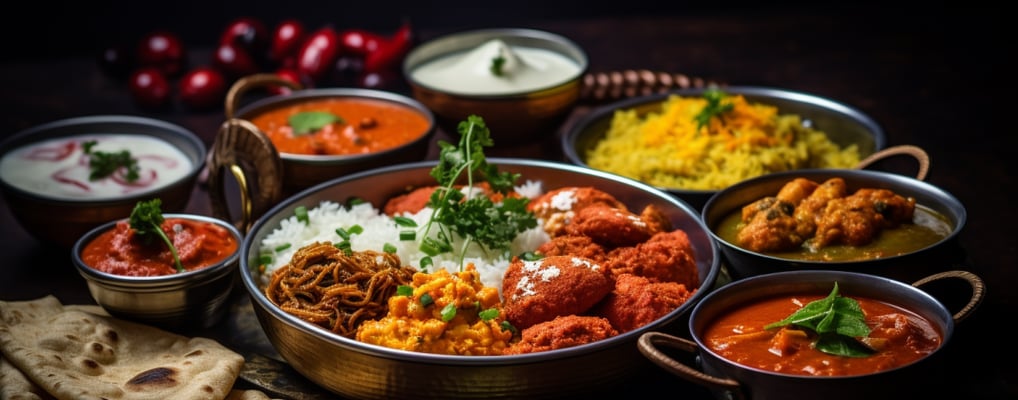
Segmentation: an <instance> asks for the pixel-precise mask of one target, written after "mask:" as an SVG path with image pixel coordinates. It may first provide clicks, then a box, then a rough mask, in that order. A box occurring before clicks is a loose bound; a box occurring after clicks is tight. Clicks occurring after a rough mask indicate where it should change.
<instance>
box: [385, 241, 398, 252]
mask: <svg viewBox="0 0 1018 400" xmlns="http://www.w3.org/2000/svg"><path fill="white" fill-rule="evenodd" d="M382 251H384V252H386V253H388V254H393V253H396V246H393V245H392V243H385V244H383V245H382Z"/></svg>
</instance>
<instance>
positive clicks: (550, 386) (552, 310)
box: [240, 158, 720, 399]
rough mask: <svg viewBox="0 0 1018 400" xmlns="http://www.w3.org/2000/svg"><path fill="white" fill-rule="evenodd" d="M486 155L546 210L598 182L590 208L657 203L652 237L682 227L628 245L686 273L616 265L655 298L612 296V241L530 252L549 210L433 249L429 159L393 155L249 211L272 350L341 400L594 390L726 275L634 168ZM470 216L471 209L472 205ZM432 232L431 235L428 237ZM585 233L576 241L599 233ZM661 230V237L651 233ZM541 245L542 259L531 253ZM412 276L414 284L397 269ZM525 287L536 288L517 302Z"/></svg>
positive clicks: (250, 266)
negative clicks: (498, 234)
mask: <svg viewBox="0 0 1018 400" xmlns="http://www.w3.org/2000/svg"><path fill="white" fill-rule="evenodd" d="M486 163H487V165H489V166H494V167H496V168H497V169H498V170H499V171H500V172H505V173H510V174H518V175H519V180H518V181H517V183H516V187H515V188H514V189H513V191H512V192H510V194H507V195H506V196H507V197H506V198H503V200H501V202H502V203H501V204H503V206H509V205H510V204H512V203H513V202H512V201H506V199H509V198H515V199H519V198H517V197H513V196H515V195H516V194H523V193H529V195H528V198H531V197H530V196H535V197H533V198H532V199H534V200H532V201H533V203H527V204H528V207H529V206H530V205H534V206H535V207H537V208H536V210H551V208H548V207H550V205H551V204H552V203H554V204H558V205H559V206H562V207H567V208H568V207H571V206H570V205H571V204H578V203H580V202H584V201H583V200H579V199H588V200H593V199H594V198H595V196H594V193H597V195H596V196H597V197H596V198H597V199H600V200H597V201H606V202H607V203H601V204H603V205H604V208H603V209H602V208H601V207H595V208H589V209H590V210H592V211H597V212H600V211H605V212H606V214H604V215H622V214H626V212H623V211H621V209H619V208H615V209H614V210H616V211H617V212H619V213H621V214H616V212H615V211H609V208H608V205H607V204H608V203H610V204H612V205H613V206H616V207H618V206H621V205H625V206H626V209H628V210H633V211H632V212H633V213H636V214H641V215H645V213H646V215H650V214H653V215H655V216H657V217H655V219H654V221H657V222H655V223H659V224H662V225H660V226H664V225H667V226H668V227H669V229H667V230H662V231H660V233H659V235H663V236H660V237H659V238H660V239H662V240H664V239H666V238H675V239H676V240H675V241H668V242H653V243H651V242H650V241H648V242H643V241H642V240H643V239H640V241H638V243H637V242H633V243H630V244H631V245H632V246H643V247H639V249H645V250H646V249H649V248H648V247H647V246H651V247H654V248H656V249H658V250H656V251H650V250H647V251H646V252H645V253H654V254H660V255H663V256H665V257H663V259H668V260H672V261H665V262H664V264H663V265H669V266H670V267H667V268H665V269H666V270H667V271H669V272H670V271H683V279H685V280H684V282H686V283H684V284H679V283H677V282H676V281H669V282H662V283H659V284H657V285H656V286H649V285H651V283H650V280H649V278H645V277H637V276H636V275H635V274H637V273H636V272H635V271H634V272H633V275H629V274H626V275H628V276H630V277H631V278H626V279H633V280H632V281H626V282H632V283H633V286H632V287H633V288H637V287H639V288H647V289H648V290H647V291H646V292H643V291H639V290H634V291H631V292H629V293H630V294H633V295H636V297H639V294H646V295H647V297H648V298H654V299H657V300H656V301H653V302H650V303H647V304H644V306H643V307H627V306H620V307H618V308H613V307H615V306H614V305H620V304H621V303H622V302H623V301H622V299H623V298H624V297H625V298H629V297H628V296H625V295H623V294H622V291H623V289H619V288H620V285H619V282H622V281H623V278H618V279H617V280H615V282H614V283H611V282H612V281H610V280H608V278H607V275H602V273H606V272H607V268H608V267H607V266H608V263H607V262H606V261H604V262H603V261H595V260H596V258H595V257H599V256H600V257H603V256H604V255H605V252H606V251H607V250H605V251H604V252H600V253H599V252H597V251H592V252H591V253H587V254H588V255H586V256H583V258H581V257H580V256H578V255H576V256H570V255H567V254H579V253H574V252H572V251H568V252H562V253H557V254H553V253H552V252H553V251H555V247H554V246H553V247H549V248H547V249H544V250H540V251H534V252H530V251H527V250H526V249H528V248H530V247H528V246H535V245H543V244H547V243H549V239H548V237H547V236H545V235H546V234H547V233H546V231H545V229H546V227H547V225H545V224H544V223H543V222H544V221H554V220H557V219H556V218H554V217H547V218H545V217H541V218H536V219H535V220H534V221H535V224H534V225H528V227H527V228H526V229H524V230H523V231H518V233H515V234H514V236H513V237H514V238H513V239H512V243H511V245H510V247H509V250H497V251H495V250H489V251H479V249H478V248H477V247H474V245H470V247H464V246H461V245H462V244H463V243H462V242H458V244H454V245H453V246H451V247H449V248H447V250H453V249H456V251H459V249H465V250H463V253H462V254H461V255H455V254H456V253H449V252H448V251H446V250H439V251H432V250H434V249H439V248H442V245H441V243H443V239H441V237H440V236H433V235H435V234H436V232H434V231H428V230H426V229H427V228H426V227H427V226H432V227H434V226H436V225H429V224H428V223H427V222H426V221H425V220H421V219H420V218H421V217H422V216H424V217H426V216H427V215H431V214H430V213H429V211H428V208H423V209H422V208H420V204H422V203H421V200H422V199H423V200H426V199H428V198H430V197H431V196H432V194H431V193H442V192H436V191H433V190H438V189H434V187H435V185H437V183H436V178H435V176H433V175H432V173H433V171H435V169H436V168H437V167H438V165H439V164H438V162H436V161H421V162H415V163H406V164H399V165H394V166H390V167H384V168H379V169H373V170H369V171H363V172H360V173H355V174H351V175H347V176H344V177H341V178H337V179H334V180H331V181H328V182H324V183H322V184H319V185H316V186H314V187H311V188H308V189H306V190H304V191H302V192H300V193H298V194H296V195H294V196H291V197H289V198H287V199H286V200H284V201H282V202H281V203H279V204H278V205H276V206H275V207H273V208H272V209H271V210H269V212H267V213H266V214H265V215H263V216H262V217H261V218H259V219H258V221H256V223H255V224H254V226H253V228H252V229H251V231H250V232H249V233H248V235H247V236H246V237H245V239H244V243H243V245H242V246H241V253H242V255H241V269H240V271H241V279H242V281H243V285H244V287H245V288H246V289H247V292H248V294H249V296H250V298H251V303H252V305H253V308H254V312H255V315H256V317H257V318H258V321H259V323H260V324H261V326H262V327H263V328H264V331H265V333H266V336H267V337H268V339H269V341H270V342H271V343H272V345H273V346H274V347H275V349H276V350H277V351H278V353H279V355H280V356H281V357H282V358H283V359H284V360H285V361H286V362H287V363H288V364H289V365H291V366H292V367H293V368H294V369H295V370H296V371H297V372H299V373H300V374H302V375H304V376H305V377H307V378H308V379H309V380H311V381H312V382H314V383H316V384H318V385H319V386H322V387H323V388H325V389H327V390H329V391H331V392H333V393H335V394H337V395H340V396H343V397H346V398H363V399H368V398H414V399H451V398H478V399H480V398H548V399H551V398H563V397H574V396H576V397H578V396H590V395H597V394H599V393H603V391H604V390H605V389H606V388H609V389H619V388H622V387H624V386H625V384H626V382H627V381H629V380H630V379H632V378H633V377H634V376H636V375H637V374H640V373H641V372H643V371H647V370H648V369H651V368H653V365H652V364H650V363H649V362H647V360H646V359H644V358H643V357H641V356H640V354H639V352H638V351H637V349H636V339H637V337H638V336H639V335H640V334H641V333H643V332H646V331H649V330H664V331H668V330H671V329H673V328H674V329H678V330H681V329H684V324H683V323H682V322H681V321H683V318H684V317H685V316H686V315H687V314H686V313H687V311H688V310H689V309H691V308H692V306H693V305H694V304H695V303H696V302H697V301H698V299H700V298H702V297H703V296H704V295H706V294H707V293H708V292H710V291H711V290H712V289H713V287H714V285H715V282H716V281H717V279H718V275H719V273H720V265H719V264H718V250H717V247H716V244H715V243H714V241H713V240H712V239H711V238H710V236H709V234H708V233H707V232H706V228H705V227H704V226H703V225H702V223H701V221H700V220H699V218H698V216H697V213H696V212H695V210H693V209H692V208H690V207H689V206H688V205H687V204H685V203H684V202H682V201H681V200H678V199H676V198H674V197H672V196H670V195H668V194H667V193H664V192H661V191H659V190H657V189H654V188H652V187H649V186H646V185H643V184H641V183H639V182H636V181H632V180H628V179H624V178H619V177H617V176H614V175H610V174H603V173H598V172H596V171H591V170H587V169H582V168H579V167H576V166H572V165H568V164H564V163H554V162H547V161H538V160H522V159H511V158H487V161H486ZM435 175H443V174H435ZM461 178H462V177H461ZM455 182H458V184H466V183H467V182H466V181H463V180H455ZM485 183H488V182H487V181H486V182H485ZM474 184H477V182H475V183H474ZM595 188H596V189H597V191H595V190H594V189H595ZM460 190H463V189H460ZM464 192H466V190H464ZM605 193H607V194H610V196H606V195H604V194H605ZM542 194H543V195H542ZM544 195H547V197H544ZM473 199H478V198H475V197H471V200H466V201H467V202H468V203H471V204H478V203H473ZM542 199H543V200H542ZM551 199H556V200H551ZM570 199H576V201H575V202H574V201H572V200H570ZM612 199H613V200H612ZM597 201H587V202H586V203H588V204H595V203H597ZM482 202H483V201H482ZM440 203H442V202H440ZM415 204H416V205H417V206H414V205H415ZM394 205H398V206H394ZM390 206H392V207H390ZM588 207H589V206H588ZM468 208H471V209H472V207H468ZM390 209H395V210H397V211H395V213H394V214H393V215H395V216H399V218H395V217H391V219H390V217H387V216H388V215H390V214H389V213H390V211H389V210H390ZM555 209H556V210H561V209H562V208H555ZM568 209H569V210H573V209H572V208H568ZM587 209H588V208H584V210H587ZM399 210H404V211H399ZM407 210H418V211H407ZM446 210H447V211H445V212H446V213H448V212H453V211H449V209H446ZM504 210H506V211H508V209H504ZM640 210H644V211H640ZM563 212H565V211H563ZM577 212H578V213H582V211H577ZM484 214H486V215H489V216H492V215H500V214H503V213H501V212H492V213H484ZM512 214H513V215H517V216H519V214H515V213H512ZM536 214H538V212H537V211H535V215H536ZM456 215H460V216H465V215H468V214H456ZM472 215H473V217H470V219H471V220H474V219H475V218H476V217H479V214H472ZM542 215H543V214H542ZM549 215H558V214H557V212H556V213H552V214H549ZM577 215H579V214H577ZM627 215H628V214H627ZM521 218H522V219H526V218H525V217H521ZM513 219H515V218H513ZM640 219H641V217H634V218H633V219H628V218H623V219H622V220H625V221H636V220H640ZM429 220H430V219H429ZM462 220H463V218H452V219H445V221H446V222H452V221H462ZM430 221H434V220H430ZM538 221H541V222H538ZM441 224H445V223H441ZM443 226H445V225H443ZM478 226H479V227H483V228H487V227H488V226H503V225H502V224H501V223H497V222H492V223H484V224H478ZM436 229H437V228H436ZM443 229H445V228H443ZM482 230H483V229H482ZM444 232H446V233H445V234H448V235H452V234H453V233H451V232H452V231H451V230H444ZM542 232H545V233H542ZM600 232H602V233H605V232H608V233H612V232H614V231H611V230H600ZM666 232H667V233H666ZM457 235H458V234H457ZM673 235H674V236H673ZM436 237H437V238H438V239H437V241H432V240H431V239H430V238H436ZM474 237H477V236H474ZM655 237H658V236H655ZM425 238H428V239H425ZM418 240H421V241H420V242H419V243H420V245H418V242H417V241H418ZM551 240H558V239H557V238H556V239H551ZM651 240H653V239H651ZM577 241H580V240H579V239H577ZM586 243H587V244H588V246H581V247H583V248H584V249H588V250H589V249H591V248H593V247H596V246H589V245H590V244H592V242H591V241H587V242H586ZM598 243H600V242H598ZM647 243H650V244H647ZM664 243H669V244H667V245H660V246H659V245H658V244H664ZM432 244H434V245H436V246H435V247H431V245H432ZM563 244H564V246H563V248H564V247H566V246H567V245H565V243H563ZM538 248H539V249H540V248H541V247H538ZM615 248H618V249H622V250H621V251H624V252H626V254H628V256H626V257H624V258H625V259H627V260H628V259H635V258H639V257H640V256H641V254H640V251H639V250H638V248H637V247H631V246H629V245H628V244H627V245H622V244H619V245H618V246H616V247H615ZM676 249H679V250H678V252H675V253H672V252H671V251H672V250H676ZM658 251H662V252H664V253H658ZM536 253H540V254H541V255H543V257H533V256H535V255H536ZM595 253H599V254H595ZM451 254H452V255H451ZM666 254H673V255H675V256H676V257H671V258H669V257H668V256H667V255H666ZM588 257H589V258H588ZM602 259H603V258H602ZM426 260H427V261H426ZM460 260H466V261H464V262H462V263H461V261H460ZM450 263H452V264H450ZM464 265H466V266H465V267H464ZM514 266H515V267H514ZM631 266H632V267H633V268H637V269H638V268H640V266H638V265H636V264H634V265H631ZM408 268H412V269H415V270H416V272H414V271H407V269H408ZM517 268H518V269H517ZM613 268H614V267H613ZM621 268H624V267H621ZM351 271H352V272H351ZM512 271H515V272H512ZM323 274H324V275H323ZM380 274H384V275H380ZM531 274H534V275H531ZM620 276H625V275H620ZM641 276H642V275H641ZM574 278H576V279H574ZM406 279H411V280H412V282H410V283H405V282H406ZM662 279H664V278H662ZM636 281H640V282H641V283H642V284H647V285H648V286H642V285H641V284H640V283H637V282H636ZM300 282H303V283H300ZM359 282H360V283H359ZM399 282H404V283H399ZM510 282H512V283H510ZM556 282H558V283H556ZM482 284H483V287H481V286H482ZM602 284H606V285H609V286H610V285H614V288H615V289H612V288H610V287H609V286H602ZM549 285H551V286H555V287H556V288H557V289H551V288H550V287H549ZM652 287H653V288H671V289H675V291H674V292H669V293H677V294H679V293H683V295H682V297H681V298H679V297H676V298H674V299H675V300H677V301H676V302H674V303H673V302H666V301H665V300H664V299H665V297H662V296H659V295H663V293H664V292H660V293H659V292H655V293H650V291H651V289H650V288H652ZM453 288H455V289H453ZM294 289H299V290H294ZM671 289H668V290H671ZM460 294H462V296H465V297H460ZM556 294H557V295H556ZM554 298H558V299H560V300H562V301H555V300H554ZM669 298H671V297H669ZM454 299H463V300H462V301H460V300H454ZM506 299H512V301H510V300H506ZM539 299H545V300H547V301H546V302H544V303H540V304H544V306H541V305H538V303H537V302H539V301H540V300H539ZM527 301H534V302H533V303H530V302H528V303H526V304H528V306H522V304H523V303H521V302H527ZM669 301H670V300H669ZM652 305H653V306H652ZM560 307H561V308H560ZM602 307H603V308H602ZM610 309H614V310H616V311H619V314H625V313H629V312H632V313H634V314H635V313H642V312H644V311H650V310H651V309H653V311H650V312H647V313H646V315H645V318H641V319H640V322H639V323H636V322H635V319H633V320H629V319H626V318H616V316H619V315H616V316H613V315H610V313H608V312H604V311H605V310H610ZM513 310H515V311H513ZM541 310H543V311H541ZM580 310H586V311H580ZM538 316H541V317H542V318H541V319H540V320H538V319H537V317H538ZM625 321H631V322H632V323H628V322H625ZM496 325H497V326H496ZM399 326H404V327H405V328H396V327H399ZM552 326H557V327H558V328H561V329H559V330H557V331H556V332H558V333H553V334H550V336H553V337H556V338H559V339H561V340H557V341H556V343H558V344H557V345H555V346H543V345H538V344H537V342H536V341H528V339H524V338H526V337H528V336H527V335H528V333H527V332H533V331H532V329H542V328H551V327H552ZM386 327H389V328H391V329H386ZM553 329H554V328H553ZM553 329H552V330H553ZM536 332H541V330H537V331H536ZM566 332H570V333H566ZM549 333H550V332H549ZM521 337H523V338H521ZM515 339H520V341H519V342H516V341H515ZM544 345H547V343H544Z"/></svg>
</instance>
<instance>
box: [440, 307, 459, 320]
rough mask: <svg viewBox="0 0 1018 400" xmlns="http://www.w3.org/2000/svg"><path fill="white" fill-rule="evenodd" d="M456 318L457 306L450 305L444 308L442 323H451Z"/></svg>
mask: <svg viewBox="0 0 1018 400" xmlns="http://www.w3.org/2000/svg"><path fill="white" fill-rule="evenodd" d="M453 318H456V304H454V303H449V304H446V305H445V307H442V321H445V322H449V321H452V319H453Z"/></svg>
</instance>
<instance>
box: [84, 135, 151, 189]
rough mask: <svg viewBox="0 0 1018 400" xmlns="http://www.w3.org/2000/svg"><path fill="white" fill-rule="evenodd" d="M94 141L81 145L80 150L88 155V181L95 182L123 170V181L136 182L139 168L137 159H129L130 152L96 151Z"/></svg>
mask: <svg viewBox="0 0 1018 400" xmlns="http://www.w3.org/2000/svg"><path fill="white" fill-rule="evenodd" d="M96 144H98V142H96V141H95V140H88V141H85V142H82V143H81V148H82V150H84V152H85V154H86V155H88V167H89V169H90V170H91V172H90V173H89V175H88V179H89V180H92V181H96V180H99V179H102V178H105V177H107V176H110V175H113V173H114V172H117V170H118V169H120V168H124V169H125V170H126V173H125V174H124V179H125V180H127V181H128V182H134V181H136V180H138V176H139V174H140V172H139V171H140V169H141V167H139V166H138V159H136V158H134V157H131V152H130V151H127V150H121V151H118V152H108V151H96V150H95V145H96Z"/></svg>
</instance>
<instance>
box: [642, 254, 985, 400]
mask: <svg viewBox="0 0 1018 400" xmlns="http://www.w3.org/2000/svg"><path fill="white" fill-rule="evenodd" d="M955 279H960V280H963V281H965V282H967V283H968V284H969V286H970V287H971V295H970V296H969V298H968V300H967V303H965V305H964V306H963V307H961V308H960V309H959V310H958V311H957V312H955V313H954V314H952V313H951V312H950V311H948V309H947V307H946V306H945V305H944V303H941V301H940V300H938V298H936V297H934V296H933V295H931V293H935V291H931V292H929V293H928V292H926V291H924V290H922V289H921V288H922V287H925V286H927V285H929V286H930V287H933V286H934V285H933V283H934V282H935V281H946V280H955ZM834 282H837V283H838V288H839V292H840V293H841V294H842V295H845V296H849V297H851V296H858V297H867V298H870V299H874V300H877V301H883V302H886V303H890V304H892V305H895V306H898V307H902V308H904V309H906V310H909V311H912V312H914V313H916V314H918V315H919V316H921V317H923V318H925V319H927V320H929V321H930V323H932V324H933V326H934V328H936V329H937V330H939V333H940V334H941V335H942V337H941V339H942V341H941V344H940V347H938V348H937V349H936V350H934V351H933V352H932V353H931V354H929V355H927V356H925V357H924V358H922V359H919V360H918V361H915V362H913V363H911V364H908V365H905V366H901V367H897V368H894V369H889V370H885V371H882V372H876V373H871V374H865V375H854V376H840V377H839V376H804V375H792V374H784V373H776V372H769V371H764V370H760V369H757V368H752V367H748V366H745V365H742V364H739V363H736V362H734V361H731V360H729V359H726V358H724V357H723V356H721V355H719V354H717V353H715V352H713V351H712V350H710V347H709V346H707V345H706V344H705V341H704V331H705V330H706V329H707V327H708V326H709V324H710V323H711V322H712V321H713V320H714V319H715V318H717V317H718V316H719V315H722V314H724V313H725V312H727V311H728V310H732V309H733V308H736V307H738V306H740V305H742V304H745V303H747V302H752V301H755V300H760V299H763V298H767V297H771V296H780V295H783V294H805V293H809V294H819V295H821V296H824V295H827V294H828V293H830V291H831V285H832V284H833V283H834ZM937 286H938V287H939V285H937ZM945 287H947V286H945ZM949 287H950V288H955V289H957V288H956V287H955V286H949ZM959 293H964V290H963V291H961V292H959ZM943 294H944V295H948V294H950V293H943ZM984 295H985V285H984V284H983V281H982V279H980V278H979V277H978V276H976V275H975V274H972V273H971V272H967V271H958V270H955V271H945V272H942V273H938V274H934V275H929V276H927V277H925V278H922V279H920V280H917V281H915V282H914V283H912V284H911V285H909V284H906V283H903V282H900V281H896V280H893V279H888V278H884V277H879V276H875V275H870V274H861V273H853V272H844V271H823V270H814V271H794V272H780V273H773V274H766V275H758V276H755V277H752V278H748V279H743V280H739V281H735V282H732V283H729V284H727V285H725V286H722V287H720V288H718V289H717V290H715V291H713V292H711V293H710V294H708V295H707V296H706V297H704V298H703V300H701V301H700V302H699V303H697V305H696V307H694V308H693V311H692V313H691V314H690V316H689V332H690V333H691V335H692V340H690V339H687V338H683V337H676V336H673V335H669V334H666V333H661V332H647V333H644V334H643V335H641V336H640V338H639V340H638V346H639V349H640V352H642V353H643V354H644V356H646V357H647V358H648V359H650V360H651V361H653V362H654V363H655V364H657V365H658V366H659V367H661V368H663V369H664V370H666V371H668V372H670V373H672V374H674V375H676V376H678V377H681V378H683V379H685V380H687V381H690V382H692V383H695V384H698V385H701V386H704V387H706V388H708V389H710V390H711V391H712V392H713V394H714V395H715V397H716V398H717V399H741V400H774V399H787V398H790V397H791V398H802V399H829V400H841V399H845V400H855V399H888V400H890V399H901V398H916V397H919V398H922V397H938V395H939V396H942V395H943V392H938V389H942V388H943V387H944V386H941V385H945V384H950V378H949V376H947V375H944V371H945V370H946V369H947V368H951V366H944V367H940V366H939V365H938V364H940V360H941V359H942V358H941V356H940V355H941V354H943V353H944V351H943V349H944V348H945V346H948V345H949V344H950V341H951V337H952V336H953V334H954V329H955V326H956V324H957V323H958V322H961V321H962V320H964V319H965V318H966V317H968V316H969V315H970V314H971V313H972V312H974V311H975V310H976V308H977V307H978V306H979V304H980V303H981V302H982V300H983V297H984ZM661 348H669V349H670V350H675V351H674V352H665V351H662V350H661ZM680 352H685V353H690V354H692V355H695V356H696V359H697V360H698V363H697V366H696V367H693V366H691V365H687V364H686V363H685V362H684V361H680V360H685V358H684V357H680V356H679V355H680ZM954 367H957V366H954Z"/></svg>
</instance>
